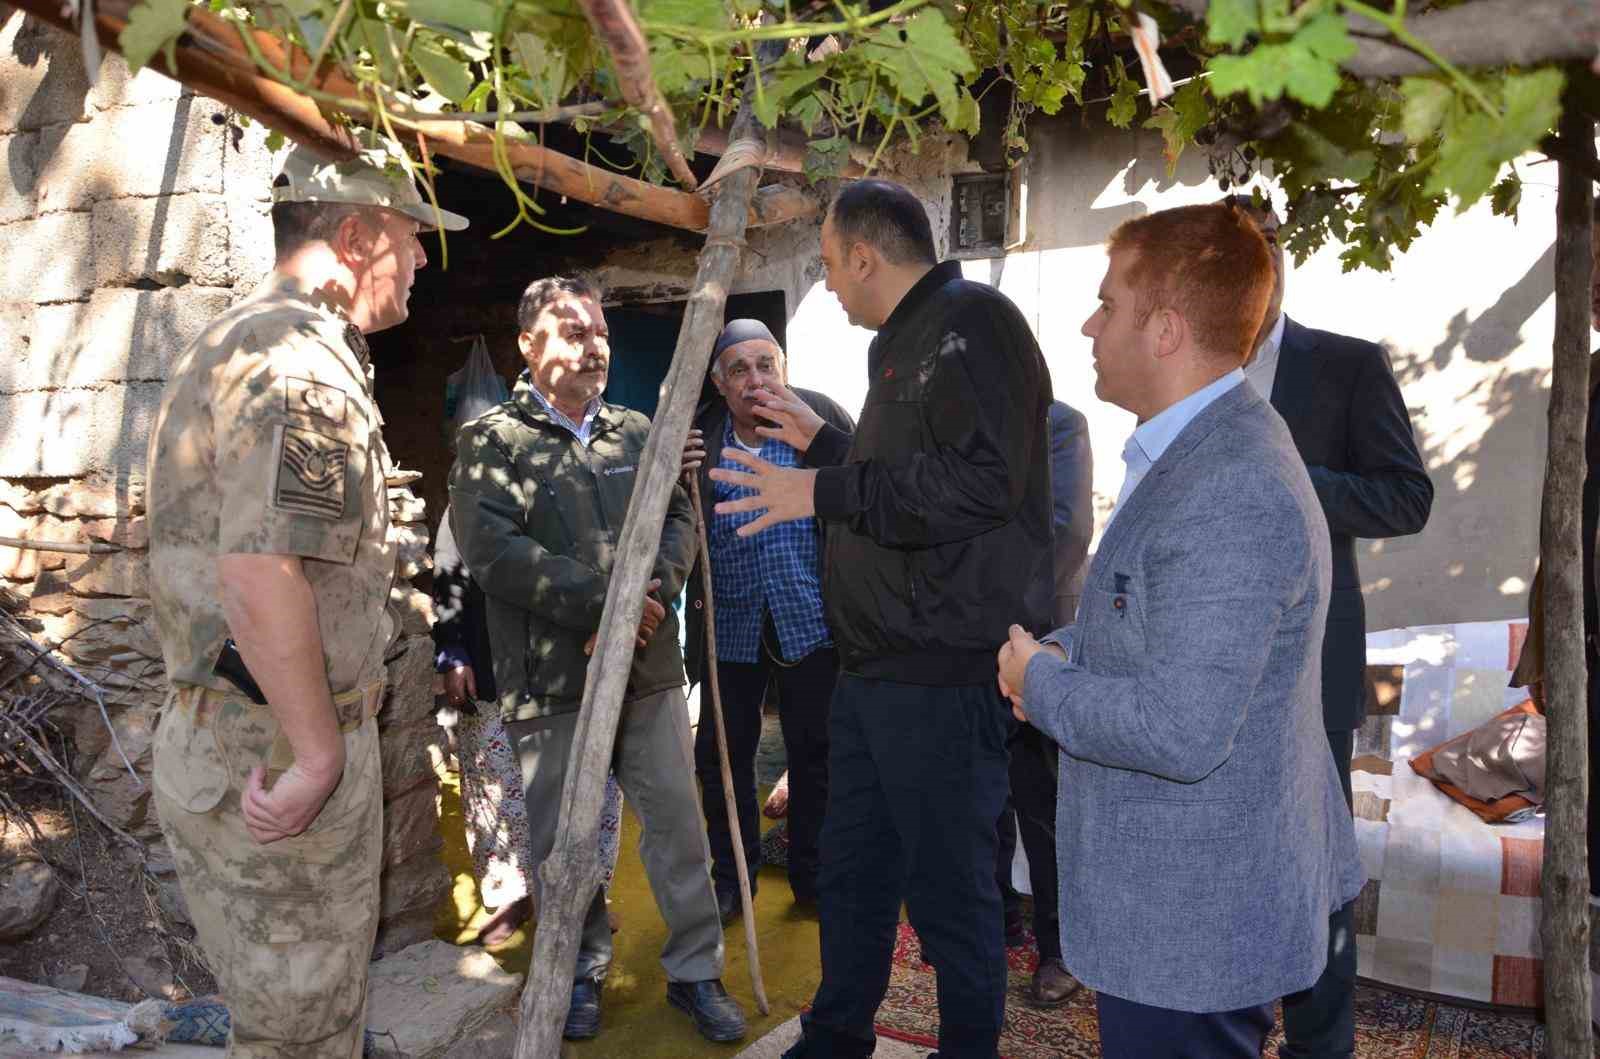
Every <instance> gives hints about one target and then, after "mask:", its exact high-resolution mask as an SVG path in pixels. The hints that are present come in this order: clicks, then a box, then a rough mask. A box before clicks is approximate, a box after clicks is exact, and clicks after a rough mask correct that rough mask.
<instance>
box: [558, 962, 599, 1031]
mask: <svg viewBox="0 0 1600 1059" xmlns="http://www.w3.org/2000/svg"><path fill="white" fill-rule="evenodd" d="M599 1032H600V983H599V982H597V981H595V980H594V979H593V978H579V979H578V980H577V981H575V982H573V983H572V1003H571V1005H570V1006H568V1008H567V1022H566V1025H564V1026H562V1027H561V1036H563V1037H565V1038H566V1039H567V1040H569V1041H586V1040H588V1039H589V1038H591V1037H593V1036H595V1034H597V1033H599Z"/></svg>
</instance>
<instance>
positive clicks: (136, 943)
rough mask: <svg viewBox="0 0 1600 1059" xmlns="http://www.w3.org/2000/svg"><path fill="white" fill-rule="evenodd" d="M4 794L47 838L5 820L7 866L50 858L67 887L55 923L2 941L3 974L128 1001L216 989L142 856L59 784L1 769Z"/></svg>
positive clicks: (1, 835) (1, 830) (1, 845)
mask: <svg viewBox="0 0 1600 1059" xmlns="http://www.w3.org/2000/svg"><path fill="white" fill-rule="evenodd" d="M0 789H3V790H4V791H5V793H6V794H7V795H9V796H10V798H11V799H13V800H14V801H15V802H16V804H17V806H18V807H19V808H20V809H21V810H22V812H23V813H25V814H27V816H28V817H30V818H31V819H32V821H33V823H34V825H35V826H36V827H37V829H38V831H39V833H40V836H41V837H42V841H40V840H39V838H36V837H35V835H34V834H33V833H32V832H31V830H30V829H28V828H27V827H25V826H24V825H23V824H22V823H21V822H20V821H18V820H16V819H11V818H6V819H0V863H3V862H9V861H10V860H11V859H13V858H15V857H18V856H30V855H38V856H42V858H43V859H44V861H45V862H46V863H47V864H49V865H50V866H51V868H52V869H53V870H54V872H55V875H56V879H57V881H58V882H59V883H60V888H59V891H58V893H57V896H56V902H55V910H54V911H53V912H52V913H51V914H50V917H49V919H47V920H46V921H45V922H44V923H43V925H41V926H40V927H39V928H38V929H37V930H35V931H33V933H31V934H29V935H28V936H27V937H25V938H23V939H21V940H19V941H12V942H6V943H0V975H5V976H7V977H10V978H20V979H24V980H26V981H30V982H42V983H47V984H52V985H57V986H60V987H61V988H68V989H73V990H75V991H77V992H81V993H89V994H92V995H94V996H102V997H110V998H112V999H115V1000H125V1001H139V1000H143V999H145V998H147V997H164V998H166V999H169V1000H182V999H187V998H189V997H191V996H204V995H206V994H208V993H213V992H215V991H216V984H215V982H214V980H213V979H212V977H211V974H210V972H209V971H207V970H206V969H205V967H204V965H203V964H202V963H200V962H199V952H198V950H197V949H195V948H194V946H193V945H192V943H191V941H190V939H191V938H192V936H193V934H192V931H190V930H189V929H188V928H187V927H170V926H168V925H167V924H165V923H164V922H163V917H162V914H161V912H160V909H159V906H158V905H157V904H156V901H155V885H156V884H155V882H154V880H153V879H151V878H149V877H147V876H146V875H145V873H144V872H143V871H142V870H141V868H140V864H139V860H138V858H137V856H136V855H135V854H133V853H132V852H130V851H129V850H128V849H127V847H125V846H124V845H123V844H122V843H120V842H118V841H117V840H116V839H114V838H113V837H112V836H111V835H110V834H109V833H107V832H106V831H105V830H104V829H103V828H102V827H101V826H100V825H99V824H97V823H96V822H95V821H94V820H93V819H92V818H91V817H90V816H89V815H88V814H87V813H86V812H85V811H84V809H83V807H82V805H79V804H78V803H76V802H74V801H73V800H72V798H71V796H70V795H68V794H67V792H66V791H65V789H63V788H62V787H61V786H60V785H59V784H57V783H56V782H54V781H53V780H50V779H48V778H43V779H41V778H37V777H30V776H28V775H26V774H24V773H22V772H21V771H20V770H15V769H13V768H11V767H9V766H8V765H6V764H4V763H0ZM80 969H86V974H85V975H84V977H83V981H82V984H79V983H78V980H77V979H78V977H79V975H80V973H82V972H81V971H80Z"/></svg>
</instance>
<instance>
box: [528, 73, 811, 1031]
mask: <svg viewBox="0 0 1600 1059" xmlns="http://www.w3.org/2000/svg"><path fill="white" fill-rule="evenodd" d="M781 48H782V45H781V44H780V45H776V46H773V45H771V44H764V45H762V46H761V48H760V49H758V51H757V63H756V67H757V70H759V69H760V67H761V66H762V65H763V64H764V63H767V62H771V61H773V60H774V59H775V58H776V57H777V55H779V54H781ZM753 76H755V75H753ZM751 95H752V93H751V91H750V89H748V88H747V89H746V91H745V99H744V102H743V103H742V104H741V105H740V107H739V114H738V117H737V118H735V119H734V123H733V134H734V139H735V140H737V139H739V138H740V137H741V136H759V135H760V134H761V129H760V125H759V123H758V122H757V121H756V119H755V115H754V113H753V112H752V108H751V104H750V97H751ZM759 175H760V174H759V173H758V172H757V171H756V170H754V169H741V170H739V171H738V172H736V173H732V174H730V175H729V176H728V177H727V178H726V179H725V180H723V181H722V182H720V183H719V184H718V185H717V186H716V189H715V191H714V192H713V195H714V201H713V204H712V207H711V223H710V227H709V229H708V231H707V233H706V244H705V247H704V249H702V250H701V251H700V259H699V267H698V269H697V271H696V272H695V279H694V286H693V287H691V288H690V291H689V299H688V302H687V304H686V306H685V308H684V314H683V324H682V325H681V326H680V328H679V330H678V344H677V349H676V351H675V352H674V353H673V357H672V366H671V368H670V369H668V372H667V378H666V381H665V382H664V383H663V384H662V392H663V393H664V394H665V395H666V399H665V400H664V401H663V402H662V404H661V407H660V409H658V411H657V413H656V417H655V423H654V424H653V425H652V426H651V428H650V440H649V441H648V442H646V443H645V448H644V454H643V456H641V457H640V459H639V473H638V476H637V484H636V485H635V487H634V491H633V500H632V502H631V503H629V505H628V516H627V518H626V519H625V520H624V522H623V525H622V536H621V539H620V541H619V542H618V546H617V553H616V554H617V559H616V563H615V565H614V566H613V567H612V571H611V583H610V585H609V587H608V589H607V591H606V605H605V610H604V612H603V615H602V617H601V619H600V633H599V636H598V638H597V641H596V644H595V649H594V655H593V656H592V657H591V658H590V659H589V669H588V673H587V675H586V677H585V679H584V685H583V704H582V706H581V707H580V708H579V710H578V730H577V732H576V736H575V738H574V740H573V744H572V757H571V758H570V759H569V760H568V762H567V776H566V782H565V784H564V785H563V786H562V789H561V806H560V810H559V811H560V824H559V825H558V827H557V830H556V837H555V843H554V845H553V847H552V849H551V853H550V856H549V857H548V858H547V859H546V860H545V862H544V864H543V865H542V866H541V867H540V869H539V881H540V896H539V926H538V929H537V930H536V931H535V933H534V938H533V954H532V958H531V959H530V961H529V964H528V978H527V982H526V983H525V985H524V986H523V990H522V1004H521V1009H520V1014H521V1026H520V1029H519V1031H518V1035H517V1050H516V1059H550V1057H552V1056H555V1055H559V1054H560V1047H561V1025H562V1022H563V1021H564V1020H565V1018H566V1014H567V1005H568V1002H569V1000H570V998H571V995H572V968H573V964H574V961H575V959H576V957H577V951H578V933H579V931H580V930H581V929H582V923H583V916H584V913H585V911H586V910H587V909H588V907H589V903H590V902H591V901H592V900H593V899H594V894H595V891H596V889H597V888H598V887H599V885H600V861H599V853H598V844H599V834H600V807H601V801H602V799H603V798H604V796H605V780H606V773H607V772H608V771H609V770H610V768H611V754H612V746H613V742H614V740H615V739H616V733H617V721H618V718H619V717H620V716H621V713H622V696H623V694H624V693H625V692H626V691H627V686H628V675H629V672H630V670H631V668H632V664H633V645H634V637H635V630H637V629H638V626H639V614H640V611H641V610H642V609H643V607H644V588H645V583H646V581H647V580H648V579H649V577H650V571H651V569H652V568H653V567H654V566H655V562H656V553H657V551H658V550H659V548H660V543H661V525H662V521H663V520H664V518H665V517H666V513H667V502H668V500H669V499H670V497H671V495H672V491H673V489H674V488H675V487H676V483H677V480H678V470H679V467H680V465H681V463H682V457H683V442H684V438H685V437H687V436H688V433H689V422H690V420H691V419H692V418H693V417H694V407H695V402H696V401H697V400H698V399H699V396H700V386H701V383H702V381H703V380H704V379H705V376H706V366H707V365H708V364H709V363H710V360H711V346H712V343H713V342H714V341H715V339H716V336H717V332H718V331H720V330H721V329H722V315H723V310H724V308H725V306H726V303H727V298H728V290H729V288H730V287H732V286H733V281H734V279H735V278H736V277H737V276H738V274H739V257H740V253H741V252H742V251H743V249H744V232H745V224H746V221H747V220H748V218H749V216H750V201H751V197H752V196H753V195H754V194H755V188H756V181H757V180H758V178H759Z"/></svg>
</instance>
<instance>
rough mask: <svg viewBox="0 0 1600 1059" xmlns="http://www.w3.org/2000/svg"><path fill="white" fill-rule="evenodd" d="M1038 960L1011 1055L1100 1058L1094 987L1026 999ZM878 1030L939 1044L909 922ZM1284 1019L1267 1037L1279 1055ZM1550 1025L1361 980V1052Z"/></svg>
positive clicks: (1015, 969)
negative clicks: (1056, 997) (1061, 996)
mask: <svg viewBox="0 0 1600 1059" xmlns="http://www.w3.org/2000/svg"><path fill="white" fill-rule="evenodd" d="M1037 960H1038V955H1037V950H1036V949H1035V948H1034V945H1033V939H1032V937H1029V938H1028V939H1027V940H1026V942H1025V943H1024V944H1023V945H1021V946H1018V947H1016V948H1012V949H1009V950H1007V952H1006V962H1007V964H1008V968H1007V972H1008V973H1007V977H1008V979H1009V981H1008V984H1007V996H1006V1024H1005V1031H1004V1033H1003V1034H1002V1036H1001V1038H1000V1054H1001V1056H1002V1057H1003V1059H1098V1057H1099V1055H1100V1030H1099V1023H1098V1022H1097V1020H1096V1018H1095V1012H1094V994H1093V993H1091V992H1090V991H1089V990H1087V989H1080V990H1079V991H1078V992H1077V993H1076V994H1075V995H1074V996H1073V998H1072V1000H1071V1001H1070V1002H1068V1003H1067V1004H1066V1005H1065V1006H1064V1007H1060V1008H1056V1009H1054V1010H1052V1011H1036V1010H1034V1009H1033V1008H1031V1007H1029V1006H1028V1005H1027V1003H1026V1002H1025V1001H1024V1000H1023V995H1024V992H1025V991H1026V989H1027V986H1028V982H1029V980H1030V979H1031V978H1032V975H1033V968H1034V965H1035V963H1036V962H1037ZM877 1029H878V1033H880V1034H881V1035H883V1036H885V1037H892V1038H894V1039H896V1040H902V1041H907V1042H909V1043H911V1044H915V1045H920V1046H925V1047H927V1048H929V1049H932V1048H933V1047H934V1046H935V1045H937V1043H938V1034H939V1012H938V1005H937V1003H936V1000H935V995H934V976H933V968H932V967H929V966H928V965H927V964H925V963H923V962H922V957H921V945H920V944H919V943H918V941H917V936H916V933H915V932H914V931H913V930H912V929H911V927H910V926H909V925H908V924H905V923H902V924H900V936H899V937H898V938H897V939H896V942H895V951H894V968H893V970H892V971H891V973H890V976H889V993H888V995H887V996H886V997H885V998H884V1001H883V1006H882V1007H880V1008H879V1009H878V1021H877ZM1282 1040H1283V1034H1282V1029H1281V1025H1280V1028H1278V1029H1276V1030H1274V1032H1273V1035H1272V1038H1271V1040H1270V1042H1269V1043H1268V1045H1267V1055H1268V1056H1269V1057H1270V1056H1275V1055H1277V1045H1278V1043H1279V1042H1281V1041H1282ZM1544 1044H1545V1033H1544V1026H1543V1025H1541V1024H1540V1023H1538V1022H1535V1021H1534V1020H1533V1019H1531V1018H1529V1017H1528V1016H1526V1015H1514V1014H1506V1013H1503V1012H1499V1011H1490V1010H1480V1009H1477V1008H1463V1007H1455V1006H1452V1005H1450V1004H1442V1003H1439V1002H1438V1001H1434V1000H1426V999H1422V998H1420V997H1415V996H1411V995H1409V994H1405V993H1396V992H1392V991H1390V990H1387V989H1379V988H1375V987H1371V986H1367V985H1361V986H1358V987H1357V990H1356V1056H1357V1057H1358V1059H1539V1057H1540V1056H1541V1055H1543V1054H1544Z"/></svg>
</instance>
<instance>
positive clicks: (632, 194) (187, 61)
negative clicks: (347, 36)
mask: <svg viewBox="0 0 1600 1059" xmlns="http://www.w3.org/2000/svg"><path fill="white" fill-rule="evenodd" d="M135 2H136V0H99V2H97V3H96V4H95V5H94V11H95V31H96V35H97V36H98V37H99V39H100V42H101V44H102V45H103V46H104V47H105V48H107V49H109V50H112V51H119V50H120V47H119V44H118V40H117V38H118V36H119V35H120V34H121V32H122V30H123V28H124V27H125V26H126V25H127V20H128V12H129V11H130V9H131V8H132V7H133V6H134V4H135ZM14 6H16V7H18V8H20V9H21V10H23V11H25V12H26V13H27V14H29V15H30V16H32V17H34V18H37V19H39V20H40V21H41V22H44V23H47V24H49V25H52V26H55V27H56V28H58V29H61V30H63V31H65V32H69V33H74V34H75V33H76V32H77V29H76V27H75V26H74V25H73V23H72V20H71V18H70V16H69V15H67V14H66V13H64V12H63V9H62V7H61V5H60V4H59V3H56V2H54V0H16V2H15V4H14ZM242 33H249V34H251V43H252V44H253V45H254V46H255V47H256V49H258V50H259V52H260V53H261V55H262V56H263V58H264V59H265V60H266V61H267V62H268V63H270V64H271V65H272V66H274V67H275V68H276V69H277V70H278V71H279V72H280V73H282V74H283V75H284V76H285V77H286V78H290V79H293V80H295V81H297V82H300V83H303V84H307V85H308V87H309V88H310V89H312V90H313V91H315V92H316V93H317V94H318V96H319V98H320V99H321V100H322V103H321V105H320V106H319V104H318V103H317V102H316V101H314V100H313V99H312V98H311V97H310V96H308V95H306V94H303V93H302V92H300V91H298V90H297V89H295V88H293V87H291V86H290V85H288V84H285V83H283V82H282V81H279V80H276V79H274V78H273V77H270V76H268V75H267V74H265V73H263V72H262V71H261V69H260V68H259V67H258V66H257V65H256V62H255V60H254V58H252V56H251V55H250V52H249V49H248V48H247V47H246V45H245V42H244V41H243V40H242V39H241V34H242ZM150 67H151V68H152V69H154V70H157V71H158V72H160V73H163V74H166V75H167V76H168V77H171V78H173V79H174V80H176V81H180V82H182V83H183V84H186V85H188V86H189V87H191V88H193V89H194V90H195V91H197V92H200V93H201V94H203V95H206V96H210V97H211V98H213V99H216V100H219V101H220V102H222V103H225V104H227V105H228V106H230V107H232V108H233V109H235V110H237V111H239V112H240V113H242V114H247V115H249V116H250V117H251V118H254V119H255V120H257V121H260V122H262V123H263V124H265V125H267V126H269V127H270V128H274V129H277V130H278V131H280V132H282V133H283V134H284V135H285V136H288V137H289V138H291V139H293V140H296V141H298V142H300V143H305V144H307V145H310V146H313V147H316V148H318V149H320V150H322V151H324V152H325V153H328V154H330V155H334V156H346V155H349V154H351V153H353V151H354V150H355V148H356V143H355V141H354V139H353V137H352V136H351V134H350V132H349V131H348V130H347V129H345V128H343V127H341V126H340V125H338V124H337V123H335V122H333V121H331V120H329V118H328V116H327V114H326V113H325V112H324V110H325V109H326V110H327V111H332V112H339V111H342V112H344V113H345V114H348V115H350V116H352V117H355V118H358V119H363V120H365V119H368V118H370V115H371V105H370V103H369V102H368V101H367V100H366V99H363V98H362V97H361V89H360V88H359V86H357V85H356V84H355V83H354V82H352V81H351V80H349V79H348V78H346V77H345V76H344V75H343V73H341V72H340V71H339V70H338V69H337V67H334V66H333V65H332V64H324V68H323V69H322V70H320V71H318V74H317V76H315V77H308V74H309V73H310V67H311V57H310V56H309V55H307V54H306V53H305V52H304V51H303V50H301V49H299V48H292V47H285V46H284V44H283V43H282V42H281V41H280V40H278V38H276V37H274V36H272V35H271V34H269V33H266V32H265V31H262V30H256V29H250V28H247V27H243V26H238V25H236V24H234V23H231V22H228V21H226V20H224V19H221V18H219V17H217V16H216V15H214V14H212V13H211V12H209V11H207V10H205V9H204V8H202V7H193V8H190V9H189V15H188V28H187V30H186V31H185V33H184V34H183V36H182V37H180V38H179V40H178V42H177V44H176V46H175V47H174V48H173V62H172V65H171V66H169V65H168V63H167V59H166V57H165V56H164V55H160V54H158V55H156V56H155V57H153V58H152V59H151V61H150ZM393 121H394V123H395V125H396V126H397V127H398V128H403V129H405V130H407V131H411V132H415V133H417V134H419V135H420V136H422V137H423V138H424V139H425V140H426V141H427V146H428V149H429V150H430V151H431V152H433V153H435V154H439V155H443V156H445V157H448V158H453V159H455V160H456V161H459V162H463V163H465V164H467V165H471V166H475V167H478V168H481V169H487V170H490V171H496V170H498V168H499V167H498V166H497V165H496V164H495V158H494V154H495V147H494V130H493V129H492V128H490V127H489V126H486V125H482V124H479V123H477V122H470V121H458V120H438V121H433V120H426V119H416V118H414V117H411V116H408V115H401V114H395V115H394V116H393ZM504 156H505V158H506V159H507V160H508V161H509V162H510V166H511V170H512V173H513V174H514V175H515V176H516V177H517V178H518V179H519V180H523V181H526V182H527V183H530V184H533V185H535V186H537V187H541V188H544V189H545V190H547V191H550V192H554V193H555V194H558V195H564V196H566V197H567V198H569V199H574V200H576V201H578V202H584V203H588V204H589V205H593V206H599V207H602V208H604V209H608V210H611V211H613V212H615V213H622V214H626V215H628V216H630V217H637V218H639V219H641V220H647V221H654V222H656V223H658V224H665V225H669V226H671V227H674V228H682V229H686V230H688V231H705V229H706V226H707V224H708V223H709V220H710V212H711V208H710V205H709V203H708V202H707V201H706V200H705V199H704V198H702V197H701V196H699V195H695V194H692V193H690V192H687V191H679V190H676V189H674V188H667V187H661V186H659V185H656V184H650V183H647V182H645V181H642V180H636V179H634V178H632V177H628V176H624V175H622V174H620V173H613V172H610V171H608V170H604V169H601V168H599V167H598V166H593V165H590V164H588V163H587V162H583V161H580V160H579V159H576V158H573V157H571V156H569V155H565V154H562V153H561V152H559V151H552V150H550V149H548V148H546V147H543V146H541V145H539V144H537V143H532V142H529V141H519V140H509V139H508V140H506V141H505V145H504ZM820 208H821V207H820V204H819V203H818V202H817V201H816V199H815V198H814V197H813V196H811V195H809V194H807V193H805V192H802V191H799V190H798V189H795V188H786V187H782V186H778V185H774V186H772V187H767V188H762V189H761V190H760V191H759V192H758V193H757V195H756V200H755V203H754V205H753V206H752V208H751V212H750V221H749V223H750V224H751V225H770V224H778V223H782V222H784V221H788V220H794V219H796V218H800V217H807V216H814V215H816V213H818V212H819V210H820Z"/></svg>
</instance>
